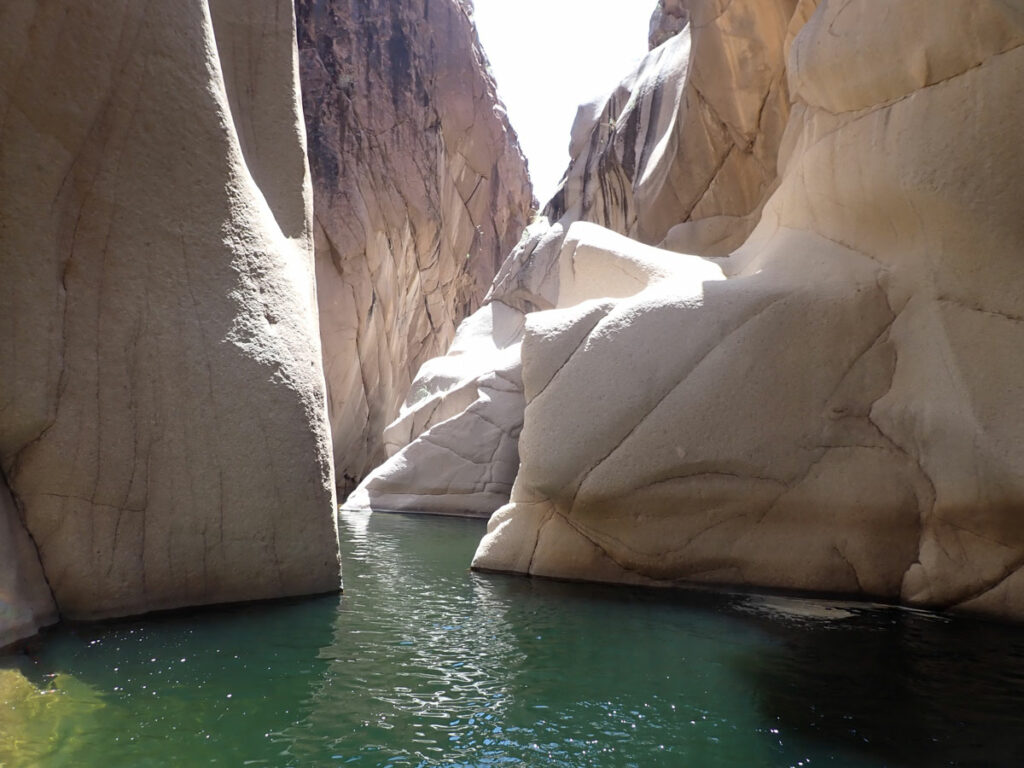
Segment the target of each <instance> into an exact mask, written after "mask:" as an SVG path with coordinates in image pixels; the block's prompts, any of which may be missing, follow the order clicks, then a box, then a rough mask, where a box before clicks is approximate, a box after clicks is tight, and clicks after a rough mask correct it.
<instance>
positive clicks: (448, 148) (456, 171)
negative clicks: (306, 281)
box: [296, 0, 533, 489]
mask: <svg viewBox="0 0 1024 768" xmlns="http://www.w3.org/2000/svg"><path fill="white" fill-rule="evenodd" d="M296 7H297V13H298V24H299V48H300V72H301V79H302V84H303V106H304V110H305V115H306V124H307V128H308V134H309V156H310V164H311V168H312V173H313V187H314V192H315V194H314V200H315V209H316V218H315V227H314V234H315V242H316V264H317V267H316V272H317V294H318V299H319V307H320V329H321V337H322V341H323V353H324V368H325V372H326V377H327V388H328V393H329V397H330V413H331V427H332V432H333V436H334V458H335V462H336V467H337V478H338V483H339V485H340V486H341V487H343V488H348V489H351V488H352V485H353V484H354V482H355V481H356V480H357V479H359V478H362V477H363V476H364V475H365V474H366V472H367V471H368V470H369V469H371V468H372V467H374V466H376V465H378V464H380V463H381V462H382V461H383V460H384V459H385V458H386V456H387V455H390V454H389V453H386V441H385V438H384V429H385V427H386V426H387V424H388V423H389V422H391V421H392V420H394V419H395V418H396V417H397V416H398V414H399V409H400V406H401V404H402V401H403V399H404V397H405V394H406V393H407V392H408V391H409V390H410V384H411V383H412V380H413V377H414V375H415V374H416V371H417V370H418V369H419V368H420V366H421V365H423V363H424V362H426V361H427V360H429V359H430V358H433V357H436V356H438V355H440V354H443V353H444V352H445V351H446V350H447V348H448V345H449V344H451V342H452V339H453V338H454V336H455V329H456V326H457V325H458V324H459V322H461V321H462V319H463V318H465V317H466V316H467V315H469V314H470V313H471V312H473V311H474V310H476V309H477V308H478V307H479V306H480V302H481V300H482V298H483V296H484V293H485V292H486V291H487V286H488V285H489V284H490V282H491V279H492V278H493V277H494V274H495V272H496V271H497V269H498V267H499V265H500V264H501V261H502V259H503V258H504V257H505V255H506V254H507V253H508V251H509V249H510V248H511V247H512V246H513V245H515V242H516V239H517V238H518V237H519V233H520V232H521V231H522V229H523V226H524V225H525V223H526V220H527V217H528V216H529V212H530V208H531V206H532V200H533V195H532V192H531V189H530V184H529V180H528V178H527V173H526V163H525V160H524V159H523V157H522V154H521V153H520V151H519V146H518V143H517V141H516V138H515V134H514V132H513V131H512V129H511V127H510V125H509V123H508V120H507V118H506V116H505V113H504V108H503V107H502V106H501V104H500V102H499V101H498V98H497V95H496V93H495V85H494V81H493V80H492V79H491V76H490V74H489V71H488V65H487V61H486V58H485V57H484V55H483V52H482V51H481V49H480V46H479V43H478V42H477V39H476V32H475V29H474V26H473V23H472V17H471V15H470V9H469V7H468V6H467V5H466V4H464V3H462V2H460V1H459V0H403V2H393V1H392V0H372V1H371V2H359V3H350V2H342V1H341V0H329V1H327V2H324V1H323V0H298V2H297V4H296ZM419 386H420V385H419V384H414V385H413V387H412V388H413V390H417V389H418V388H419Z"/></svg>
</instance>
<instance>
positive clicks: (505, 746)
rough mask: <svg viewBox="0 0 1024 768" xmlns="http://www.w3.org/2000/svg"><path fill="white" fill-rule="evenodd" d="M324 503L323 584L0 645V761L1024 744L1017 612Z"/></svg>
mask: <svg viewBox="0 0 1024 768" xmlns="http://www.w3.org/2000/svg"><path fill="white" fill-rule="evenodd" d="M482 532H483V524H482V523H481V522H479V521H473V520H461V519H449V518H434V517H411V516H397V515H375V516H372V517H366V516H364V515H359V514H348V513H346V514H344V515H343V517H342V535H343V540H344V544H343V557H344V562H345V586H346V593H345V595H344V596H343V597H340V598H339V597H326V598H317V599H311V600H302V601H296V602H291V603H276V604H270V605H259V606H246V607H238V608H232V609H228V610H224V609H221V610H217V611H213V610H210V611H202V612H193V613H189V614H176V615H168V616H160V617H156V618H149V619H137V620H132V621H125V622H118V623H115V624H106V625H89V626H80V627H70V628H64V629H61V630H58V631H55V632H52V633H50V634H48V635H46V636H45V637H44V638H43V639H41V640H39V641H37V642H35V643H33V645H32V647H31V648H30V649H29V653H27V654H20V655H18V656H12V657H7V658H6V659H0V766H4V767H5V768H12V767H14V766H75V767H76V768H77V767H79V766H103V767H104V768H107V767H108V766H132V767H133V768H134V767H136V766H161V767H162V766H200V765H221V766H331V765H357V766H638V767H639V768H653V767H656V766H673V767H676V766H694V767H695V768H703V767H705V766H730V768H732V767H740V768H754V767H756V766H783V767H784V766H800V768H803V767H804V766H811V767H813V766H818V765H823V766H929V767H930V766H940V765H964V766H1003V765H1005V766H1024V629H1022V628H1016V627H1006V626H1000V625H994V624H986V623H983V622H972V621H966V620H955V621H952V620H949V619H944V618H940V617H936V616H932V615H928V614H924V613H915V612H906V611H899V610H895V609H868V608H864V607H851V606H839V605H834V604H833V605H829V604H825V603H817V602H813V601H795V600H786V599H781V598H751V597H747V598H744V597H728V596H721V595H709V594H668V593H660V592H644V591H639V590H632V589H625V588H612V587H607V588H605V587H596V586H588V585H579V584H562V583H556V582H546V581H539V580H531V579H523V578H515V577H504V576H485V575H477V574H473V573H470V572H469V571H468V570H467V569H466V565H467V563H468V562H469V560H470V557H471V555H472V552H473V549H474V548H475V546H476V542H477V541H478V539H479V537H480V535H481V534H482Z"/></svg>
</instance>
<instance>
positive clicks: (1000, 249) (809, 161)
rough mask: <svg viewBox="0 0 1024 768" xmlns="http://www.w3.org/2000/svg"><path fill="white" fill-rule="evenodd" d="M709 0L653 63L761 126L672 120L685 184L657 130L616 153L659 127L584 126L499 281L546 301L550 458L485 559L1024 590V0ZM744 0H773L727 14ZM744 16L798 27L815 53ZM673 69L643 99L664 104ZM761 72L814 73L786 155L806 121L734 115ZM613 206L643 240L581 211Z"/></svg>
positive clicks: (598, 212) (532, 383)
mask: <svg viewBox="0 0 1024 768" xmlns="http://www.w3.org/2000/svg"><path fill="white" fill-rule="evenodd" d="M665 5H666V6H667V5H669V3H666V4H665ZM681 7H685V9H686V10H687V11H688V12H689V15H690V25H689V27H688V28H687V29H688V30H689V32H686V31H684V32H683V33H680V34H679V35H676V36H675V37H671V38H669V39H668V40H667V41H666V42H664V43H663V44H662V45H661V46H660V47H658V48H656V49H655V50H654V51H652V55H651V56H650V57H649V58H648V60H647V61H646V62H645V63H644V64H643V65H641V69H640V71H643V69H644V68H645V67H655V68H656V70H657V71H659V72H661V73H663V74H662V76H660V77H658V78H654V81H655V82H662V83H664V87H663V91H664V92H665V93H669V94H671V93H677V94H682V96H681V97H680V98H681V99H682V103H686V93H687V90H688V88H690V87H691V85H692V86H693V87H696V88H697V89H698V90H699V92H700V94H701V96H700V98H699V99H698V102H699V105H700V107H701V110H706V111H702V112H701V114H705V115H717V116H719V117H721V118H723V119H722V120H721V121H720V123H719V124H720V125H722V126H725V129H723V131H722V132H721V133H719V134H717V135H718V136H724V135H728V136H729V137H730V139H731V140H732V141H733V147H734V148H733V149H729V148H725V149H724V151H723V147H724V145H723V144H721V143H718V144H716V143H715V141H713V140H709V137H710V138H712V139H713V138H714V137H715V136H716V134H715V132H714V131H712V130H710V129H709V126H710V125H714V124H715V123H714V121H713V120H711V121H705V120H696V121H693V120H690V121H689V122H687V120H686V119H685V116H684V119H683V126H682V128H680V129H679V135H678V139H677V143H676V148H675V149H673V150H671V151H668V150H667V149H665V147H666V146H667V145H666V144H664V140H665V139H666V137H669V136H671V135H673V133H672V132H669V131H662V130H653V131H652V132H651V134H650V135H651V136H659V137H661V138H662V141H661V143H656V145H655V146H656V148H657V151H658V152H662V154H661V157H662V158H664V159H663V160H660V161H658V162H657V163H655V167H656V168H657V169H659V170H660V169H664V168H673V167H681V166H678V165H677V164H676V161H677V160H678V158H679V157H682V156H686V157H688V158H691V160H690V165H693V164H695V167H694V168H692V169H691V170H690V172H689V174H688V175H687V176H686V178H685V179H683V180H682V181H681V182H679V183H676V182H672V183H670V184H668V185H667V186H664V187H661V188H659V187H658V186H657V185H654V186H651V187H646V188H645V187H644V185H643V184H639V185H638V184H637V179H645V178H650V179H655V178H658V174H657V173H653V174H652V172H651V171H650V170H648V171H645V172H640V173H632V174H630V173H626V171H625V169H632V168H641V167H642V163H640V164H637V163H633V162H625V160H626V159H627V158H629V157H633V158H634V159H635V158H636V157H640V156H649V157H654V156H655V152H654V151H652V152H650V153H649V154H648V155H641V154H633V155H632V156H631V155H629V154H628V152H625V151H623V150H619V149H616V147H617V146H619V145H621V146H622V147H624V148H629V147H631V146H634V147H635V146H639V145H637V144H634V143H633V142H631V141H630V142H622V141H621V139H616V140H613V141H607V142H605V143H604V145H603V146H605V147H611V149H604V150H602V151H601V152H599V153H598V155H588V153H587V152H585V151H583V150H582V149H580V150H579V151H576V152H574V154H573V156H574V158H576V159H575V160H574V166H573V167H571V168H570V170H569V172H568V175H567V180H566V183H565V186H564V188H563V192H562V197H561V198H556V200H555V201H553V203H552V205H550V206H549V208H548V212H549V213H550V214H551V215H552V216H553V217H556V218H558V220H557V221H554V223H552V224H551V225H550V226H549V225H546V224H545V223H543V222H541V223H540V224H539V225H537V226H535V227H533V228H531V230H530V231H529V232H528V234H527V237H526V238H525V239H524V241H523V242H522V243H521V244H520V246H519V248H517V250H516V251H514V252H513V254H512V256H511V257H510V258H509V260H508V261H507V262H506V264H505V265H504V266H503V268H502V270H501V272H500V274H499V275H498V277H497V278H496V280H495V283H494V285H493V287H492V291H491V294H490V297H489V298H490V300H491V301H495V302H497V301H500V302H502V303H503V304H505V305H507V306H509V307H512V308H514V309H515V310H517V311H519V312H522V313H523V314H524V321H523V322H524V333H523V336H522V339H521V341H520V344H519V349H520V361H521V368H520V378H521V381H522V385H523V396H524V399H525V402H526V409H525V414H524V420H523V426H522V433H521V436H520V440H519V451H520V458H521V466H520V468H519V471H518V474H517V475H516V478H515V481H514V487H513V491H512V496H511V503H510V504H508V505H507V506H505V507H503V508H502V509H500V510H499V511H498V512H497V513H496V514H495V515H494V516H493V517H492V518H491V521H490V524H489V528H488V534H487V536H486V537H485V538H484V540H483V541H482V542H481V546H480V548H479V550H478V552H477V554H476V557H475V559H474V566H475V567H477V568H484V569H491V570H500V571H512V572H520V573H531V574H538V575H545V576H554V577H562V578H577V579H591V580H602V581H617V582H631V583H641V584H659V585H671V584H684V583H705V584H730V585H753V586H757V587H766V588H784V589H802V590H812V591H831V592H843V593H847V594H851V595H859V596H870V597H872V598H883V599H886V600H893V601H899V602H902V603H905V604H910V605H919V606H931V607H942V608H957V609H963V610H972V611H979V612H984V613H987V614H990V615H997V616H1001V617H1012V618H1017V619H1021V618H1024V525H1022V522H1024V521H1022V519H1021V510H1022V509H1024V453H1022V450H1021V448H1020V441H1019V440H1016V439H1015V437H1014V435H1016V433H1017V432H1019V431H1020V424H1021V419H1020V402H1021V396H1022V391H1021V387H1020V384H1019V382H1020V381H1021V380H1022V375H1021V374H1022V371H1021V364H1020V356H1019V354H1017V352H1018V351H1019V350H1020V349H1021V348H1022V344H1024V322H1022V320H1021V318H1024V300H1022V298H1021V297H1022V296H1024V292H1022V290H1021V287H1022V286H1024V267H1022V265H1021V260H1020V258H1019V255H1020V253H1021V249H1022V247H1024V217H1021V216H1020V214H1019V205H1018V200H1019V197H1020V186H1021V182H1020V179H1021V178H1024V153H1021V152H1020V148H1019V133H1018V132H1017V131H1016V130H1014V128H1013V126H1016V125H1019V124H1020V123H1021V122H1022V119H1024V102H1022V100H1021V99H1020V97H1019V94H1017V92H1016V91H1017V90H1018V89H1017V86H1018V84H1019V83H1020V82H1021V80H1022V76H1024V54H1022V52H1024V46H1022V43H1024V4H1022V3H1019V2H1012V3H1006V2H983V3H971V4H964V3H957V2H954V1H953V0H949V2H945V1H944V2H938V3H936V2H930V1H929V2H925V0H911V1H909V2H905V3H900V4H898V5H892V6H887V7H886V8H885V9H884V12H883V13H882V14H881V16H880V15H879V9H878V6H877V4H874V3H871V2H868V0H847V1H846V2H835V1H833V0H823V1H822V2H821V3H817V2H814V0H801V2H799V3H782V2H780V3H775V4H771V3H753V2H742V1H741V0H733V1H732V2H721V3H714V2H707V3H702V2H689V3H685V4H683V6H681ZM730 13H737V14H742V18H745V19H747V20H750V21H752V22H755V23H754V24H753V25H751V26H746V27H742V26H738V27H735V28H734V29H733V32H732V33H731V34H728V35H724V34H723V35H721V36H718V37H716V35H715V33H714V32H708V30H709V29H712V30H713V29H714V28H715V26H716V25H717V24H719V23H720V22H724V19H726V18H727V17H728V14H730ZM768 19H771V23H770V24H767V26H764V25H765V24H766V23H767V21H766V20H768ZM740 29H743V30H744V33H743V34H740V33H739V30H740ZM687 35H689V36H691V40H692V42H691V48H690V51H691V54H692V55H691V56H690V58H689V59H688V60H687V62H686V64H685V66H684V65H681V64H680V65H672V66H674V69H673V68H672V66H668V67H667V65H669V64H670V63H671V57H670V56H669V53H670V52H671V50H672V49H673V47H675V46H681V45H682V42H683V41H684V40H685V39H686V37H687ZM700 35H705V36H706V37H704V39H705V40H710V41H712V44H710V45H708V46H707V47H705V48H700V47H699V46H698V36H700ZM718 40H720V41H723V42H725V41H727V42H728V44H729V45H731V46H739V49H738V50H742V51H745V52H750V51H752V50H757V49H761V48H772V49H777V50H779V51H780V54H781V56H782V59H781V61H783V62H785V66H784V68H783V70H782V72H781V75H782V77H783V78H785V81H782V80H778V81H776V75H777V74H778V73H779V71H778V70H771V68H768V69H767V70H763V68H761V67H758V73H760V74H756V73H755V74H754V75H751V74H750V73H748V72H746V71H745V70H744V69H743V66H742V64H743V62H745V61H748V62H749V61H755V60H756V58H753V57H749V56H746V55H732V56H730V55H723V53H722V51H721V48H720V47H719V46H718V44H717V42H716V41H718ZM751 41H755V42H751ZM775 46H777V48H775ZM734 50H735V49H734ZM705 57H708V59H707V60H708V62H709V63H708V64H707V65H706V66H705V65H704V64H703V62H704V60H705ZM715 62H719V63H722V62H732V63H733V64H736V65H738V66H724V65H723V66H719V65H716V64H715ZM666 67H667V68H666ZM710 72H715V73H717V78H713V77H708V76H706V75H704V74H702V73H710ZM772 73H775V74H772ZM764 75H767V79H765V77H764ZM759 77H760V79H759ZM680 78H681V79H682V80H683V82H682V83H680V82H679V79H680ZM645 82H649V81H648V80H647V79H645V78H644V77H636V76H634V78H633V79H632V85H629V86H628V89H627V90H628V93H626V91H625V90H624V91H623V92H622V93H621V94H620V95H619V96H617V97H613V99H612V101H614V100H615V99H616V98H618V99H619V101H621V102H623V103H626V104H633V105H637V104H642V103H643V102H644V99H645V98H648V99H649V98H650V94H651V89H650V87H649V86H645V85H644V83H645ZM754 82H761V83H764V82H769V83H775V84H774V85H772V86H770V87H768V88H767V90H765V88H764V87H763V86H762V87H761V88H760V91H759V92H760V93H762V95H764V94H765V93H767V94H771V93H781V92H782V91H783V90H785V91H786V92H788V97H787V98H788V99H791V100H792V107H791V109H790V108H788V107H787V108H785V109H782V110H780V111H779V112H778V116H779V120H781V121H782V123H784V124H785V131H784V133H783V132H781V131H779V133H778V134H776V138H775V139H774V140H772V141H771V142H769V143H766V144H765V145H764V147H763V149H762V150H761V151H762V152H763V153H764V155H763V157H765V158H769V157H770V159H767V160H765V159H763V160H761V161H755V160H754V156H755V155H756V154H757V152H758V150H757V147H758V146H759V142H760V141H761V137H762V135H764V134H768V133H770V132H772V131H774V130H776V128H777V127H779V126H778V124H776V123H775V122H773V121H772V119H766V118H765V116H764V115H761V116H760V117H758V118H757V119H756V120H754V121H750V120H749V115H747V114H746V113H744V112H743V109H741V110H740V113H730V112H729V108H730V106H731V102H732V99H733V95H732V94H733V92H734V91H735V93H736V94H738V96H737V100H736V102H735V105H736V106H739V107H743V105H744V104H749V103H751V102H754V103H756V102H757V99H756V98H754V99H752V98H750V97H749V96H743V95H742V94H744V93H745V90H744V89H745V87H746V86H747V85H748V84H749V83H754ZM721 100H724V102H723V101H721ZM654 101H657V100H653V101H652V102H651V105H650V106H649V107H645V108H644V109H643V110H642V114H644V115H654V114H657V109H655V107H657V106H659V105H657V104H655V103H653V102H654ZM609 103H611V102H609ZM773 103H775V102H773V100H772V99H771V98H768V99H767V100H766V101H764V105H765V109H767V110H769V111H770V110H771V105H772V104H773ZM743 108H744V109H745V107H743ZM606 109H607V104H606V105H604V106H602V107H600V109H598V108H597V107H594V108H590V109H589V112H588V111H587V110H586V109H585V110H583V111H581V118H580V119H579V120H578V121H577V128H576V130H575V131H574V147H577V148H578V147H579V146H581V144H586V145H588V146H589V145H595V146H597V145H601V136H600V134H599V133H597V132H596V131H595V129H594V128H592V129H591V130H590V132H589V133H588V132H587V131H585V130H580V129H581V128H582V127H584V126H588V125H589V126H596V128H600V127H601V125H602V123H603V117H602V116H601V115H602V114H612V115H614V114H617V113H616V112H615V111H614V110H613V111H612V112H610V113H602V111H601V110H606ZM627 112H628V110H626V111H623V112H622V113H621V114H626V113H627ZM670 112H671V110H670ZM677 114H681V113H677ZM727 114H733V115H734V116H733V117H731V118H729V119H725V117H724V116H725V115H727ZM755 114H756V113H755ZM588 115H590V116H589V117H588ZM735 115H738V116H735ZM627 124H628V120H627ZM650 124H652V125H654V126H659V125H664V121H661V120H658V119H654V120H652V121H651V123H650ZM744 125H745V126H747V127H748V130H749V131H750V132H747V133H745V132H744V131H743V130H741V126H744ZM613 126H614V127H615V128H616V130H618V129H619V128H618V126H619V124H618V122H613V123H612V125H609V126H607V128H606V130H607V131H608V132H609V133H611V132H612V127H613ZM779 134H781V135H779ZM744 136H745V137H747V140H744V139H743V137H744ZM751 136H753V141H752V143H751V142H750V141H749V137H751ZM595 137H597V138H595ZM622 138H625V136H624V135H623V136H622ZM738 147H750V148H752V151H751V154H748V155H743V153H742V152H740V153H738V150H737V148H738ZM687 153H689V154H687ZM584 158H592V160H591V161H590V162H583V160H584ZM593 158H596V162H594V161H593ZM693 158H697V159H693ZM701 158H702V159H701ZM723 158H724V161H723ZM741 160H742V161H743V162H750V163H752V164H753V165H754V166H757V167H758V168H759V169H760V175H758V174H754V173H747V172H740V173H733V172H732V171H731V170H730V169H731V168H732V166H733V164H734V163H739V162H740V161H741ZM720 163H721V165H719V164H720ZM665 178H671V174H668V175H667V176H666V177H665ZM695 178H703V179H705V180H707V179H711V182H710V184H708V185H707V191H706V192H702V193H701V196H700V198H699V200H698V203H697V205H696V206H693V207H691V206H690V204H689V203H690V202H692V201H693V199H694V198H693V196H692V195H690V194H685V195H684V194H677V190H681V189H689V187H686V186H685V185H686V184H691V183H692V182H693V180H694V179H695ZM574 179H575V181H574ZM700 188H702V187H700V186H698V189H700ZM648 191H650V192H651V194H647V192H648ZM641 193H643V194H641ZM673 198H674V202H672V203H671V204H669V203H665V204H662V203H660V202H658V201H659V200H672V199H673ZM740 202H742V205H741V204H740ZM682 203H686V204H685V205H683V204H682ZM705 203H707V207H706V208H702V207H701V206H703V205H704V204H705ZM734 206H735V207H734ZM673 208H675V210H676V211H677V212H679V218H678V219H677V220H676V222H674V223H673V222H672V221H671V217H670V216H668V214H667V212H668V211H671V210H672V209H673ZM581 211H582V214H581V213H580V212H581ZM694 211H698V212H699V213H697V214H695V213H694ZM686 216H689V218H688V219H687V218H686ZM588 217H589V218H590V219H591V220H593V221H595V222H596V223H598V224H601V225H603V226H604V227H610V228H612V229H616V230H618V231H619V232H621V233H622V234H624V235H628V237H622V236H617V235H614V234H612V233H611V232H609V231H608V230H607V229H602V228H600V227H595V226H594V225H592V224H585V223H572V222H574V221H578V220H579V219H586V218H588ZM755 225H756V226H755ZM751 228H753V231H751ZM744 239H745V242H742V245H741V246H740V247H738V248H737V247H735V245H736V244H737V241H743V240H744ZM641 242H645V243H649V244H652V245H660V246H661V247H660V248H649V247H647V246H644V245H641ZM675 250H679V251H684V252H689V253H690V254H693V255H685V253H673V252H672V251H675ZM725 254H728V255H725ZM457 420H458V416H457V415H456V416H452V417H450V418H449V420H448V422H447V425H448V429H453V428H454V427H455V426H456V422H457ZM427 433H429V431H428V432H427ZM427 433H424V434H427ZM413 444H415V441H414V443H413ZM484 463H485V464H486V462H484ZM407 479H408V480H409V481H410V482H414V481H416V480H417V479H418V478H416V477H415V475H414V474H410V475H409V477H408V478H407ZM424 485H425V486H426V487H429V481H427V482H425V483H424Z"/></svg>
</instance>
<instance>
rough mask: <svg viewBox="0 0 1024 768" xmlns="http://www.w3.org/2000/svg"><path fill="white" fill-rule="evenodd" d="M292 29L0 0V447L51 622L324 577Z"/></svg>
mask: <svg viewBox="0 0 1024 768" xmlns="http://www.w3.org/2000/svg"><path fill="white" fill-rule="evenodd" d="M294 35H295V32H294V15H293V12H292V8H291V3H290V2H287V0H273V1H272V2H266V3H256V4H254V3H249V2H244V1H243V0H208V1H206V2H204V1H201V0H188V1H187V2H181V1H179V0H154V1H153V2H149V3H131V2H120V3H108V4H103V5H102V6H100V5H97V4H94V3H82V2H73V1H72V0H61V1H58V2H45V3H43V2H38V1H37V0H11V1H10V2H5V3H4V4H3V9H2V10H0V114H3V115H4V119H3V123H2V128H0V131H2V137H0V146H2V150H0V274H2V275H3V279H2V280H0V308H2V310H0V457H2V463H3V469H4V472H5V474H6V476H7V479H8V480H9V482H10V487H11V490H12V491H13V493H14V494H15V496H16V498H17V499H18V501H19V504H20V506H21V509H22V510H23V513H24V521H25V524H26V526H27V529H28V531H29V532H30V533H31V535H32V538H33V539H34V541H35V544H36V545H37V546H38V553H39V559H40V561H41V563H42V565H43V569H44V570H45V573H46V576H47V578H48V580H49V584H50V586H51V587H52V589H53V594H54V597H55V599H56V602H57V605H58V607H59V609H60V611H61V613H62V615H65V616H69V617H75V618H94V617H101V616H112V615H122V614H128V613H137V612H142V611H149V610H155V609H164V608H173V607H177V606H183V605H195V604H201V603H214V602H222V601H234V600H249V599H256V598H267V597H278V596H283V595H292V594H303V593H310V592H320V591H326V590H332V589H336V588H337V587H338V586H339V571H338V561H337V549H336V545H335V529H334V523H333V504H334V497H333V488H334V482H333V475H332V462H331V445H330V439H329V433H328V424H327V421H326V417H325V401H326V396H325V390H324V384H323V374H322V368H321V352H320V344H319V340H318V337H317V330H316V329H317V309H316V304H315V296H314V283H313V261H312V234H311V228H312V221H311V211H312V205H311V194H310V186H309V180H308V171H307V166H306V160H305V151H304V150H305V146H304V131H303V126H302V118H301V112H300V106H299V95H298V86H297V80H296V73H297V54H296V49H295V36H294Z"/></svg>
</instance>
